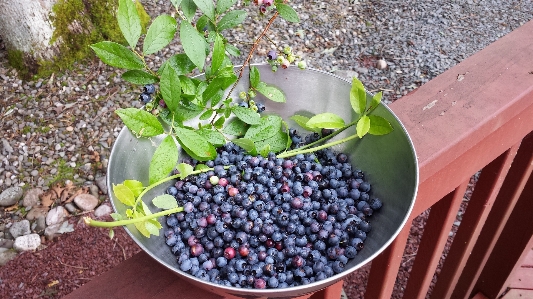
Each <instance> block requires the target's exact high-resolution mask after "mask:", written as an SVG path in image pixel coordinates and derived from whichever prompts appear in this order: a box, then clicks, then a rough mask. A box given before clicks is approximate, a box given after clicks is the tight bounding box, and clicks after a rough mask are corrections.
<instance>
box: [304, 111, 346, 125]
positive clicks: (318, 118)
mask: <svg viewBox="0 0 533 299" xmlns="http://www.w3.org/2000/svg"><path fill="white" fill-rule="evenodd" d="M306 125H307V126H308V127H310V128H321V129H338V128H342V127H344V125H345V124H344V120H343V119H342V118H341V117H340V116H338V115H337V114H334V113H330V112H326V113H320V114H317V115H315V116H313V117H311V118H310V119H309V121H307V123H306Z"/></svg>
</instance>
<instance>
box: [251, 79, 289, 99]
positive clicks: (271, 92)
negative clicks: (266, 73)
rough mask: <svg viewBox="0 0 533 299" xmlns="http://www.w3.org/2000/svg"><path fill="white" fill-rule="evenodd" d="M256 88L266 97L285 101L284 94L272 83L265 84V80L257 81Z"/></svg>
mask: <svg viewBox="0 0 533 299" xmlns="http://www.w3.org/2000/svg"><path fill="white" fill-rule="evenodd" d="M256 90H257V91H259V92H260V93H261V94H262V95H264V96H265V97H267V99H269V100H271V101H274V102H278V103H285V102H286V101H287V100H286V99H285V94H284V93H283V91H281V89H279V88H277V87H276V86H274V85H270V84H266V83H265V82H259V83H258V84H257V87H256Z"/></svg>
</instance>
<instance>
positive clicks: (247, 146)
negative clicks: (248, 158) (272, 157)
mask: <svg viewBox="0 0 533 299" xmlns="http://www.w3.org/2000/svg"><path fill="white" fill-rule="evenodd" d="M232 142H233V143H235V144H236V145H238V146H240V147H241V148H242V149H244V150H245V151H247V152H248V153H249V154H250V155H252V156H255V155H257V149H256V147H255V143H254V142H253V141H252V140H250V139H245V138H240V139H234V140H232Z"/></svg>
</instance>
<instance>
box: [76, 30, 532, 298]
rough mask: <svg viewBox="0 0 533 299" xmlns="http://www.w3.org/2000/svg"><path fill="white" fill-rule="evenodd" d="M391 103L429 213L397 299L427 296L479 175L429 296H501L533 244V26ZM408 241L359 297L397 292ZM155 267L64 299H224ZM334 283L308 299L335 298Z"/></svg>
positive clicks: (136, 265) (128, 266)
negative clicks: (411, 148)
mask: <svg viewBox="0 0 533 299" xmlns="http://www.w3.org/2000/svg"><path fill="white" fill-rule="evenodd" d="M458 78H460V79H458ZM430 103H433V104H434V105H433V106H431V105H428V104H430ZM390 107H391V108H392V110H393V111H394V112H395V113H396V115H398V117H399V118H400V119H401V120H402V122H403V123H404V125H405V126H406V128H407V130H408V131H409V133H410V135H411V138H412V139H413V142H414V145H415V148H416V150H417V155H418V159H419V164H420V186H419V191H418V196H417V200H416V204H415V207H414V210H413V213H412V217H411V219H414V218H415V217H416V216H417V215H419V214H421V213H422V212H424V211H426V210H427V209H428V208H431V211H430V213H429V218H428V219H427V223H426V226H425V228H424V234H423V237H422V241H421V243H420V245H419V248H418V251H417V252H418V253H417V256H416V258H415V261H414V265H413V267H412V270H411V272H410V275H409V281H408V284H407V287H406V289H405V291H404V294H403V298H408V299H411V298H426V296H427V293H428V289H429V286H430V283H431V280H432V278H433V276H434V273H435V269H436V268H437V264H438V262H439V259H440V258H441V255H442V252H443V249H444V246H445V243H446V241H447V239H448V234H449V232H450V230H451V228H452V225H453V222H454V221H455V216H456V214H457V211H458V209H459V206H460V204H461V201H462V199H463V195H464V193H465V190H466V188H467V185H468V182H469V179H470V177H471V176H472V175H473V174H475V173H476V172H478V171H479V170H482V171H481V175H480V176H479V179H478V181H477V183H476V186H475V188H474V191H473V194H472V196H471V198H470V201H469V203H468V207H467V209H466V212H465V214H464V215H463V219H462V221H461V225H460V226H459V229H458V231H457V234H456V236H455V237H454V240H453V243H452V246H451V248H450V251H449V253H448V254H447V256H446V259H445V261H444V266H443V267H442V271H441V272H440V274H439V275H438V278H437V283H436V285H435V287H434V288H433V290H432V292H431V296H430V298H437V299H439V298H470V297H472V296H473V295H475V294H479V296H481V295H483V296H485V297H486V298H491V299H492V298H498V296H499V295H500V294H501V293H502V292H503V291H504V290H505V288H506V286H507V284H508V282H507V281H508V278H509V276H510V274H511V273H512V272H513V269H515V268H516V267H517V266H519V265H520V261H521V259H522V258H523V256H524V254H525V252H526V249H529V248H531V247H532V246H533V237H532V236H533V178H531V176H530V174H531V171H532V170H533V134H530V133H531V132H532V131H533V21H531V22H529V23H527V24H525V25H523V26H522V27H521V28H519V29H517V30H515V31H513V32H512V33H510V34H509V35H507V36H505V37H503V38H502V39H500V40H498V41H497V42H495V43H493V44H491V45H490V46H488V47H487V48H485V49H484V50H482V51H480V52H478V53H477V54H475V55H473V56H472V57H470V58H468V59H466V60H465V61H463V62H462V63H460V64H459V65H457V66H455V67H453V68H451V69H450V70H448V71H446V72H445V73H443V74H442V75H440V76H438V77H437V78H435V79H433V80H431V81H430V82H429V83H427V84H426V85H424V86H422V87H421V88H419V89H418V90H417V91H416V92H414V93H411V94H409V95H407V96H405V97H403V98H401V99H400V100H398V101H396V102H394V103H393V104H391V105H390ZM429 107H431V108H429ZM528 134H529V135H528ZM409 223H410V222H409ZM408 237H409V225H406V226H405V228H404V229H403V231H402V232H401V233H400V234H399V235H398V237H397V239H396V240H395V241H394V242H393V243H392V244H391V246H389V247H388V248H387V249H386V250H385V251H384V252H383V253H382V254H381V255H379V256H378V257H377V258H376V259H375V260H374V261H373V262H372V267H371V271H370V276H369V280H368V284H367V288H366V293H365V298H367V299H369V298H371V299H374V298H390V297H391V296H392V295H393V288H394V283H395V280H396V276H397V273H398V269H399V267H400V263H401V260H402V256H403V252H404V248H405V245H406V242H407V239H408ZM161 271H163V273H166V272H164V271H167V272H168V270H166V269H165V268H163V267H162V266H159V265H158V264H157V263H154V262H152V261H151V260H150V258H149V257H148V256H147V255H146V254H144V253H140V254H138V255H136V256H135V257H133V258H132V259H130V260H128V261H126V262H124V263H123V264H122V265H119V266H118V267H116V268H115V269H113V270H111V271H109V272H108V273H106V274H104V275H101V276H100V277H97V278H95V279H94V280H93V281H91V282H90V283H88V284H86V285H84V286H83V287H81V288H80V289H79V290H76V291H75V292H73V293H71V294H70V295H68V296H67V297H66V298H152V297H154V298H155V297H157V298H160V299H162V298H195V299H199V298H219V297H220V296H218V295H215V294H211V293H208V292H206V291H203V290H199V289H197V288H194V287H191V286H190V285H187V284H186V283H184V282H183V281H181V280H179V279H178V278H177V277H175V276H174V275H172V274H170V273H168V274H167V275H164V274H163V275H161V274H162V273H161ZM155 272H159V273H157V274H158V275H155ZM151 273H154V275H151ZM148 284H149V286H148ZM340 287H341V284H336V285H334V286H332V287H330V288H328V289H326V290H324V291H322V292H319V293H317V294H314V295H313V296H312V297H311V298H316V299H318V298H328V299H329V298H331V299H337V298H339V297H340ZM394 295H397V294H394ZM395 297H397V296H395Z"/></svg>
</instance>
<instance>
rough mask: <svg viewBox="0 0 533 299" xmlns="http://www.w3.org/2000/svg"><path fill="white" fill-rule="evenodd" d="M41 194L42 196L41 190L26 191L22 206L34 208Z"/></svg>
mask: <svg viewBox="0 0 533 299" xmlns="http://www.w3.org/2000/svg"><path fill="white" fill-rule="evenodd" d="M41 194H43V190H42V189H41V188H33V189H30V190H28V191H26V194H24V199H23V200H22V205H23V206H25V207H26V208H28V207H34V206H36V205H37V204H38V203H39V196H40V195H41Z"/></svg>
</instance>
